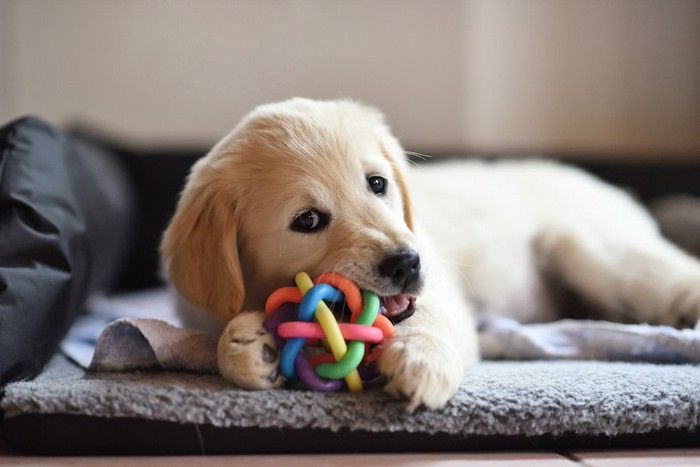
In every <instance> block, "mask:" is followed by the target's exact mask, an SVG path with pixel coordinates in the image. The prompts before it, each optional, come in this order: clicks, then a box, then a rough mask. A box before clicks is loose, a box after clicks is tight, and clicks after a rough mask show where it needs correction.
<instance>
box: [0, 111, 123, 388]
mask: <svg viewBox="0 0 700 467" xmlns="http://www.w3.org/2000/svg"><path fill="white" fill-rule="evenodd" d="M132 212H133V201H132V194H131V187H130V182H129V181H128V179H127V178H126V176H125V172H124V170H123V168H122V167H121V166H120V165H119V164H118V163H117V161H116V158H115V157H114V155H112V154H110V153H109V152H106V151H104V150H101V149H99V148H97V147H96V146H93V145H90V144H88V143H85V142H81V141H77V140H74V139H72V138H70V137H68V136H67V135H66V134H64V133H63V132H61V131H59V130H57V129H55V128H53V127H51V126H50V125H49V124H47V123H45V122H43V121H41V120H40V119H38V118H35V117H26V118H21V119H19V120H15V121H13V122H11V123H9V124H7V125H5V126H4V127H3V128H1V129H0V387H1V386H3V385H5V384H6V383H7V382H9V381H12V380H17V379H23V378H31V377H33V376H35V375H37V374H38V373H39V372H40V371H41V370H42V368H43V367H44V365H45V364H46V362H47V360H48V358H49V357H50V356H51V355H52V353H53V352H54V351H55V350H56V348H57V346H58V344H59V342H60V340H61V338H62V337H63V336H64V335H65V332H66V331H67V329H68V327H69V325H70V323H71V322H72V320H73V318H74V317H75V316H76V315H77V314H78V313H79V312H80V311H81V309H82V307H83V304H84V302H85V300H86V298H87V296H88V295H89V294H90V293H91V292H93V291H96V290H98V289H101V288H105V287H107V286H108V285H109V283H110V282H111V281H112V280H113V278H114V277H115V274H116V273H118V271H119V264H120V262H121V259H122V258H123V257H124V255H125V252H126V248H127V245H128V242H129V232H130V227H131V224H132Z"/></svg>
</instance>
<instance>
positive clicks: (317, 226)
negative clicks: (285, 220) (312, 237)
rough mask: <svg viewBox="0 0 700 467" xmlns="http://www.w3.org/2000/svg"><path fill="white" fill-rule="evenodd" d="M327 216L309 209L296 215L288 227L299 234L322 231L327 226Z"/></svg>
mask: <svg viewBox="0 0 700 467" xmlns="http://www.w3.org/2000/svg"><path fill="white" fill-rule="evenodd" d="M328 220H329V217H328V214H325V213H322V212H319V211H317V210H316V209H309V210H308V211H304V212H302V213H301V214H299V215H297V217H295V218H294V220H293V221H292V225H290V226H289V227H290V228H291V229H292V230H293V231H295V232H300V233H313V232H317V231H319V230H322V229H324V228H325V227H326V226H327V225H328Z"/></svg>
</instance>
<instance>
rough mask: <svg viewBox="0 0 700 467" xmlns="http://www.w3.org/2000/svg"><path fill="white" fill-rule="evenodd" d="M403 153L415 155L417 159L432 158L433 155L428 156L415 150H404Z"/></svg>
mask: <svg viewBox="0 0 700 467" xmlns="http://www.w3.org/2000/svg"><path fill="white" fill-rule="evenodd" d="M404 153H405V154H406V155H408V156H413V157H417V158H418V159H421V160H426V159H432V157H433V156H430V155H428V154H423V153H421V152H415V151H404Z"/></svg>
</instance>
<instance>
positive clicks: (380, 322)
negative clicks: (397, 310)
mask: <svg viewBox="0 0 700 467" xmlns="http://www.w3.org/2000/svg"><path fill="white" fill-rule="evenodd" d="M294 280H295V283H296V286H289V287H282V288H280V289H277V290H276V291H274V292H273V293H272V294H270V296H269V297H268V299H267V302H266V303H265V313H267V314H268V316H267V318H266V319H265V329H267V331H268V332H270V333H272V334H273V335H274V336H275V341H276V343H277V347H278V348H281V349H282V351H281V353H280V363H279V369H280V373H281V374H282V376H284V377H285V378H286V379H287V380H290V381H300V382H301V383H302V384H303V385H304V386H305V387H307V388H308V389H312V390H315V391H338V390H340V389H342V388H343V380H345V384H346V385H347V387H348V389H349V390H350V391H353V392H357V391H362V388H363V383H362V381H363V376H364V377H365V381H366V380H367V379H371V375H372V374H374V375H375V376H376V371H374V369H373V367H372V363H373V362H374V361H375V360H376V359H377V356H378V352H379V351H380V350H381V349H380V347H379V346H378V344H379V343H381V342H382V341H383V340H384V339H386V338H389V337H391V335H392V334H393V333H394V326H393V325H392V324H391V321H389V319H388V318H386V317H385V316H384V315H382V314H380V303H379V297H377V294H375V293H373V292H367V291H365V292H362V293H361V292H360V289H359V288H358V287H357V285H356V284H355V283H354V282H352V281H351V280H350V279H348V278H346V277H344V276H342V275H340V274H337V273H334V272H327V273H325V274H322V275H321V276H320V277H318V278H317V279H316V280H315V281H312V280H311V278H310V277H309V276H308V274H306V273H304V272H300V273H299V274H297V275H296V277H295V278H294ZM324 300H325V301H324ZM342 300H345V302H346V304H347V306H348V308H349V309H350V322H349V323H338V321H337V320H336V318H335V316H334V315H333V312H332V311H331V310H330V309H329V308H328V305H327V304H326V301H327V302H329V303H336V302H340V301H342ZM318 341H321V342H322V343H323V346H324V347H326V349H327V350H330V353H328V352H326V353H321V354H319V355H316V356H313V357H310V358H309V357H308V356H307V355H306V354H305V353H304V350H303V349H304V348H305V346H307V347H306V348H309V346H313V345H316V347H318V345H317V343H318Z"/></svg>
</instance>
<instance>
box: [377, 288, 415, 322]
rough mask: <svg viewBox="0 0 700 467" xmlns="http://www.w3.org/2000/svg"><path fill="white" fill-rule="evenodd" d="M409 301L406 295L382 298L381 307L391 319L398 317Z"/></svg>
mask: <svg viewBox="0 0 700 467" xmlns="http://www.w3.org/2000/svg"><path fill="white" fill-rule="evenodd" d="M410 304H411V300H410V299H409V298H408V295H406V294H398V295H394V296H391V297H382V305H383V306H384V308H385V309H386V316H387V317H388V318H393V317H394V316H398V315H400V314H401V313H403V312H404V311H406V309H407V308H408V305H410Z"/></svg>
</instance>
